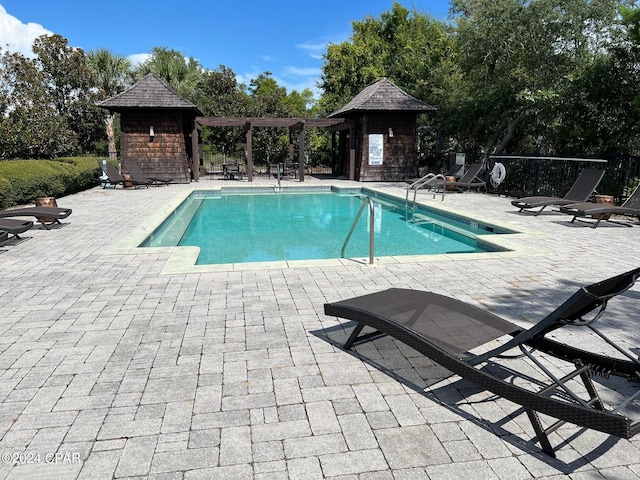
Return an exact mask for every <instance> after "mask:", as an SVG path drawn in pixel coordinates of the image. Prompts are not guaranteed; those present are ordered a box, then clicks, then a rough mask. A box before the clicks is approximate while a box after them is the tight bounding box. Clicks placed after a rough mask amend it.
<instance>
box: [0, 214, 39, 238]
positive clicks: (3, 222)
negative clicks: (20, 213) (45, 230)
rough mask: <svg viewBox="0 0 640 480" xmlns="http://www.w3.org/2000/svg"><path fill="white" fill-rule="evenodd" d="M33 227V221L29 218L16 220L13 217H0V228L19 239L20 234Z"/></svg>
mask: <svg viewBox="0 0 640 480" xmlns="http://www.w3.org/2000/svg"><path fill="white" fill-rule="evenodd" d="M31 227H33V222H31V221H29V220H16V219H13V218H0V230H1V231H3V232H7V233H9V234H11V235H13V237H14V238H17V239H20V238H21V237H20V234H21V233H24V232H26V231H27V230H29V229H30V228H31Z"/></svg>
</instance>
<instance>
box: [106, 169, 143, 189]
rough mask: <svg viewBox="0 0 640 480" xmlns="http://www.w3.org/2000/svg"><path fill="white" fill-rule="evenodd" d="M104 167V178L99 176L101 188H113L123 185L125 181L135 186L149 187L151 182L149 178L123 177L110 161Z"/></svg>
mask: <svg viewBox="0 0 640 480" xmlns="http://www.w3.org/2000/svg"><path fill="white" fill-rule="evenodd" d="M105 168H106V170H103V171H104V173H105V175H106V178H100V183H101V185H102V188H106V187H108V186H112V187H113V188H115V187H117V186H118V185H122V186H123V187H124V186H125V183H126V182H129V184H130V185H131V186H133V187H135V188H138V187H145V188H149V185H150V184H151V181H150V180H146V179H144V178H142V179H139V178H133V176H130V178H125V177H123V176H122V175H120V172H118V170H117V169H116V167H114V166H113V165H112V164H110V163H107V164H106V167H105Z"/></svg>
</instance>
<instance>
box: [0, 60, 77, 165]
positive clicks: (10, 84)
mask: <svg viewBox="0 0 640 480" xmlns="http://www.w3.org/2000/svg"><path fill="white" fill-rule="evenodd" d="M54 100H55V99H54V98H53V97H52V96H51V91H50V90H49V88H48V83H47V79H46V78H45V75H44V73H43V72H42V70H41V69H40V68H39V65H38V62H37V60H36V59H28V58H25V57H24V56H23V55H21V54H19V53H9V52H6V51H5V52H0V159H11V158H13V159H20V158H53V157H55V156H58V155H67V154H71V153H73V152H74V150H75V149H76V147H77V144H78V139H77V135H76V134H75V133H74V132H73V131H72V130H71V129H70V128H69V124H68V122H67V119H66V118H65V117H64V116H63V115H61V114H60V112H58V110H57V109H56V105H55V101H54Z"/></svg>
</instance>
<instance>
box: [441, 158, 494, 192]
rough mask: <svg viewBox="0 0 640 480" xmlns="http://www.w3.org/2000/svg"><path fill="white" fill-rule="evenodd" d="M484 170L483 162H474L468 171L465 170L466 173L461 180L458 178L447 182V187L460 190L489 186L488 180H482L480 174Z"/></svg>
mask: <svg viewBox="0 0 640 480" xmlns="http://www.w3.org/2000/svg"><path fill="white" fill-rule="evenodd" d="M481 170H482V164H481V163H472V164H471V165H469V168H467V171H466V172H464V175H462V177H460V180H456V181H455V182H450V181H447V182H446V186H447V189H450V188H454V189H455V190H458V191H463V190H471V189H472V188H477V189H480V188H484V187H486V186H487V182H485V181H484V180H482V179H481V178H480V177H479V176H478V175H479V174H480V171H481Z"/></svg>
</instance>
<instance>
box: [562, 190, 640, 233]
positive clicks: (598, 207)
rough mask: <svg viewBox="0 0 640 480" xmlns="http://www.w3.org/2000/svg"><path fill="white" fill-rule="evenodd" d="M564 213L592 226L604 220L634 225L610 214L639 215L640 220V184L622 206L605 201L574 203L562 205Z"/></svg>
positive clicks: (572, 220)
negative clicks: (616, 218) (618, 219)
mask: <svg viewBox="0 0 640 480" xmlns="http://www.w3.org/2000/svg"><path fill="white" fill-rule="evenodd" d="M560 211H561V212H562V213H566V214H567V215H573V218H572V219H571V222H569V223H573V222H575V221H576V220H578V221H580V222H586V223H591V228H596V227H597V226H598V225H600V222H601V221H602V220H605V221H607V222H609V223H615V224H618V225H624V226H625V227H631V226H632V225H631V224H630V223H627V222H619V221H617V220H614V219H612V218H611V217H610V215H626V216H631V217H634V216H635V217H637V218H638V220H640V184H638V186H636V189H635V190H634V191H633V193H632V194H631V195H630V196H629V198H627V199H626V200H625V201H624V203H623V204H622V205H620V206H615V205H607V204H605V203H592V202H583V203H572V204H569V205H564V206H562V207H560ZM588 217H592V219H593V220H595V221H593V220H589V219H588Z"/></svg>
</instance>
